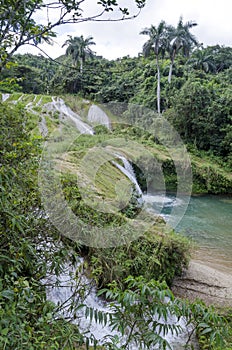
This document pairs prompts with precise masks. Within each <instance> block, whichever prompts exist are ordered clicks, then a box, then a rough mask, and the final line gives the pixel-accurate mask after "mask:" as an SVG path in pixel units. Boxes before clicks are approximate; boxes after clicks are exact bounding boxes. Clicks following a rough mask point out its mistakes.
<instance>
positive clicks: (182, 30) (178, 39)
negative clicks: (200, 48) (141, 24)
mask: <svg viewBox="0 0 232 350" xmlns="http://www.w3.org/2000/svg"><path fill="white" fill-rule="evenodd" d="M195 26H197V23H196V22H193V21H190V22H186V23H183V18H182V17H180V19H179V22H178V24H177V27H176V28H175V27H172V26H169V28H168V29H169V46H168V51H169V54H170V60H171V63H170V68H169V75H168V82H169V83H171V79H172V70H173V64H174V60H175V57H176V55H177V53H178V52H179V51H180V50H182V53H183V55H184V56H185V57H189V54H190V52H191V50H192V48H193V47H194V46H197V45H198V41H197V39H196V37H195V36H194V35H193V34H192V33H191V32H190V29H191V28H193V27H195Z"/></svg>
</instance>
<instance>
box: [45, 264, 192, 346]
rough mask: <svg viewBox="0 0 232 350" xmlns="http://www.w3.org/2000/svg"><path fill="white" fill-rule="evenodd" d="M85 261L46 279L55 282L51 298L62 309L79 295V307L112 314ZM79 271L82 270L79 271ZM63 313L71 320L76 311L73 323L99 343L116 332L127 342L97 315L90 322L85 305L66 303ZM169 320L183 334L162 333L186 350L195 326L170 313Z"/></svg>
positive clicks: (50, 291) (172, 342) (122, 338)
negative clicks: (85, 266) (77, 307)
mask: <svg viewBox="0 0 232 350" xmlns="http://www.w3.org/2000/svg"><path fill="white" fill-rule="evenodd" d="M83 261H84V260H83V258H80V260H79V262H78V263H77V265H76V266H75V267H73V266H71V265H69V264H67V265H66V268H65V269H64V271H63V272H62V273H61V274H60V275H59V276H58V277H56V276H54V275H52V276H50V277H49V278H47V279H46V280H45V281H44V284H47V285H53V287H47V298H48V299H49V300H50V301H52V302H53V303H55V304H56V305H57V308H58V309H59V306H60V305H66V304H65V302H66V301H67V300H69V301H70V300H71V298H72V296H73V295H75V300H74V303H75V305H76V306H78V305H81V304H82V305H83V304H85V305H86V306H87V307H89V308H92V309H94V310H98V311H101V312H103V313H106V314H109V313H112V310H111V307H110V303H107V302H106V301H103V300H102V299H100V298H99V297H98V296H97V290H96V287H95V286H94V284H93V281H91V280H90V279H88V278H87V277H86V276H85V274H84V273H83V271H82V270H81V269H80V267H81V266H82V265H83ZM76 271H78V273H77V272H76ZM77 274H78V278H77ZM57 281H59V284H57V283H56V282H57ZM78 291H79V292H78ZM83 291H84V293H83ZM80 295H81V296H80ZM74 309H75V306H74ZM60 313H61V315H63V316H65V317H66V318H70V319H72V318H73V314H74V313H75V315H76V318H75V320H73V323H74V324H77V325H78V327H79V329H80V331H81V332H83V334H86V336H90V335H91V334H92V335H94V337H95V338H96V339H97V340H98V341H99V344H101V343H102V342H103V338H104V341H110V336H114V335H117V336H118V337H119V339H121V341H122V342H123V341H125V338H124V337H122V335H121V333H119V332H117V331H115V330H114V331H112V328H111V327H110V325H109V324H106V325H104V326H103V325H102V324H100V323H98V322H96V321H95V319H94V317H93V319H92V321H91V322H90V318H88V317H86V316H85V307H83V308H80V309H79V310H77V311H75V310H73V309H72V311H69V310H68V305H66V307H64V309H63V310H62V311H60ZM159 322H162V323H166V321H165V320H163V319H159ZM167 322H168V323H169V324H175V325H180V326H181V327H182V330H183V331H182V332H181V333H180V334H179V335H175V333H174V334H172V333H171V332H170V331H169V332H168V333H166V334H160V335H161V336H162V337H163V338H164V339H166V340H167V341H168V342H169V344H170V345H171V348H172V349H173V350H177V349H178V350H184V349H185V346H184V344H185V343H186V342H187V340H188V336H189V332H190V331H191V327H189V326H186V321H185V319H184V318H183V317H182V318H181V319H180V320H179V321H178V320H177V318H176V317H175V316H171V315H169V317H168V321H167ZM107 336H109V337H107ZM129 349H130V350H138V348H137V346H136V345H134V344H130V346H129ZM141 350H142V349H141ZM150 350H158V349H157V347H152V348H150Z"/></svg>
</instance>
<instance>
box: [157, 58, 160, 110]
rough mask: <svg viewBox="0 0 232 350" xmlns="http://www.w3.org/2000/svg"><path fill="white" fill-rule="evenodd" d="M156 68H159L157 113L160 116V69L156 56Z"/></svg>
mask: <svg viewBox="0 0 232 350" xmlns="http://www.w3.org/2000/svg"><path fill="white" fill-rule="evenodd" d="M156 67H157V111H158V114H160V67H159V57H158V55H156Z"/></svg>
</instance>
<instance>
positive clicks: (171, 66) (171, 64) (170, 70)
mask: <svg viewBox="0 0 232 350" xmlns="http://www.w3.org/2000/svg"><path fill="white" fill-rule="evenodd" d="M172 68H173V62H171V63H170V68H169V73H168V82H169V84H171V80H172Z"/></svg>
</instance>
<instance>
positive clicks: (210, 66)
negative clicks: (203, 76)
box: [187, 50, 216, 73]
mask: <svg viewBox="0 0 232 350" xmlns="http://www.w3.org/2000/svg"><path fill="white" fill-rule="evenodd" d="M187 63H188V64H189V65H191V66H192V67H193V68H195V69H202V70H204V71H205V72H206V73H208V72H211V73H214V72H215V71H216V65H215V64H214V60H213V56H212V55H211V54H208V52H207V51H206V50H197V51H196V52H194V54H193V55H192V57H191V58H190V59H189V60H188V62H187Z"/></svg>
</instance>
